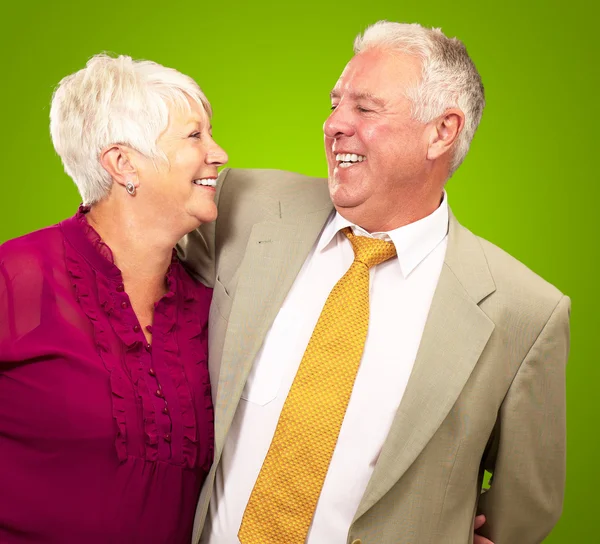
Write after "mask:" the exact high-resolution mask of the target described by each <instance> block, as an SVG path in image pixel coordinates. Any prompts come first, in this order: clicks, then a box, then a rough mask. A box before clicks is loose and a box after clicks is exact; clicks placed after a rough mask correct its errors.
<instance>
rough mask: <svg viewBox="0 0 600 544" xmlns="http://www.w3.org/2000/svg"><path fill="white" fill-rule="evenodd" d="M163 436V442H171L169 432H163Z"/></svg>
mask: <svg viewBox="0 0 600 544" xmlns="http://www.w3.org/2000/svg"><path fill="white" fill-rule="evenodd" d="M163 438H164V439H165V442H171V435H170V433H165V436H163Z"/></svg>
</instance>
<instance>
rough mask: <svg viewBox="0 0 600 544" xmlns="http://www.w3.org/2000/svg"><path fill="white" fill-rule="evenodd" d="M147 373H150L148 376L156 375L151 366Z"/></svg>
mask: <svg viewBox="0 0 600 544" xmlns="http://www.w3.org/2000/svg"><path fill="white" fill-rule="evenodd" d="M148 374H150V376H156V371H155V370H154V369H153V368H150V370H148Z"/></svg>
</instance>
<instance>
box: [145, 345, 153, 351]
mask: <svg viewBox="0 0 600 544" xmlns="http://www.w3.org/2000/svg"><path fill="white" fill-rule="evenodd" d="M144 347H145V348H146V351H147V352H151V351H152V344H146V345H145V346H144Z"/></svg>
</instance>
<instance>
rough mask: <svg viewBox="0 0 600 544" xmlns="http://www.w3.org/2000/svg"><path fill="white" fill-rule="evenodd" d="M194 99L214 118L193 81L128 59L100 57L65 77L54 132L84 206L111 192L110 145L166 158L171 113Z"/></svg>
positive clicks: (55, 102) (57, 95) (54, 109)
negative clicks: (105, 154)
mask: <svg viewBox="0 0 600 544" xmlns="http://www.w3.org/2000/svg"><path fill="white" fill-rule="evenodd" d="M189 100H193V101H195V102H196V103H198V104H199V105H200V106H201V107H202V108H203V109H204V110H205V111H206V113H207V114H208V116H209V117H211V116H212V110H211V107H210V103H209V102H208V100H207V98H206V96H204V93H203V92H202V90H201V89H200V87H199V86H198V84H197V83H196V82H195V81H194V80H193V79H192V78H191V77H189V76H186V75H184V74H182V73H180V72H178V71H177V70H174V69H173V68H167V67H165V66H161V65H160V64H157V63H156V62H152V61H147V60H133V59H132V58H131V57H127V56H124V55H121V56H119V57H116V58H113V57H110V56H108V55H105V54H100V55H95V56H94V57H92V58H91V59H90V60H89V61H88V62H87V64H86V66H85V68H83V69H82V70H79V71H78V72H75V73H74V74H71V75H69V76H67V77H65V78H64V79H63V80H62V81H61V82H60V83H59V84H58V87H57V88H56V90H55V91H54V95H53V97H52V106H51V108H50V133H51V135H52V142H53V144H54V149H56V152H57V153H58V155H59V156H60V158H61V159H62V162H63V165H64V168H65V172H66V173H67V174H68V175H69V176H71V178H72V179H73V181H74V182H75V184H76V185H77V188H78V189H79V193H80V194H81V198H82V200H83V203H84V204H86V205H90V204H94V203H95V202H98V201H99V200H102V199H103V198H104V197H105V196H106V195H108V193H109V191H110V188H111V185H112V179H111V177H110V175H109V174H108V172H107V171H106V170H105V169H104V168H103V167H102V165H101V164H100V154H101V152H102V150H103V149H105V148H107V147H108V146H110V145H111V144H117V143H118V144H124V145H127V146H130V147H132V148H133V149H135V150H137V151H139V152H140V153H142V154H143V155H145V156H147V157H149V158H152V159H153V160H154V159H158V160H166V157H165V156H164V154H163V153H161V151H160V149H159V148H158V146H157V144H156V142H157V140H158V137H159V136H160V134H161V133H162V132H163V131H164V130H165V129H166V128H167V125H168V122H169V109H170V108H173V107H175V108H187V109H189V107H190V104H189ZM184 111H185V110H184Z"/></svg>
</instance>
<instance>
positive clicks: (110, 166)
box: [100, 144, 139, 189]
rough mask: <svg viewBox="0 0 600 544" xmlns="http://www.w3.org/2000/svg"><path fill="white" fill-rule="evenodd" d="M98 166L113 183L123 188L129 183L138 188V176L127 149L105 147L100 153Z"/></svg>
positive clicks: (120, 146) (114, 146) (116, 146)
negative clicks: (99, 165) (100, 166)
mask: <svg viewBox="0 0 600 544" xmlns="http://www.w3.org/2000/svg"><path fill="white" fill-rule="evenodd" d="M100 164H101V165H102V168H104V170H106V171H107V172H108V174H109V175H110V177H111V178H112V179H113V181H114V182H115V183H118V184H119V185H121V186H123V187H125V186H126V185H127V183H129V182H131V183H133V185H134V186H135V188H136V189H137V188H138V186H139V180H138V174H137V170H136V167H135V165H134V163H133V160H132V153H131V150H130V149H129V148H127V147H125V146H123V145H119V144H113V145H111V146H109V147H107V148H106V149H104V150H103V151H102V153H100Z"/></svg>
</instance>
